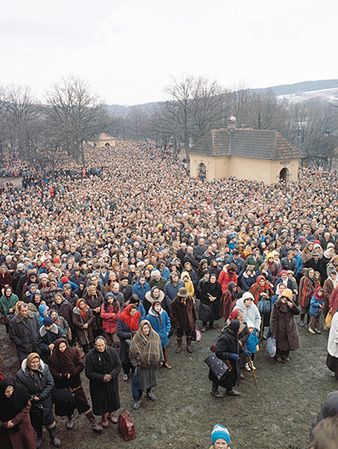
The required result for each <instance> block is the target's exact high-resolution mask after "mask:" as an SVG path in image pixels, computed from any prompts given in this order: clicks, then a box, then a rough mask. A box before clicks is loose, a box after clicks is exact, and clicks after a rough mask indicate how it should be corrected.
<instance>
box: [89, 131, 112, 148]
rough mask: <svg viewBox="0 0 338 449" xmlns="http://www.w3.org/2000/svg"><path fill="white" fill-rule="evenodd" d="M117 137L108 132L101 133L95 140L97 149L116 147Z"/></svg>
mask: <svg viewBox="0 0 338 449" xmlns="http://www.w3.org/2000/svg"><path fill="white" fill-rule="evenodd" d="M115 145H116V139H115V137H113V136H111V135H110V134H108V133H101V134H100V135H99V137H98V138H97V140H95V141H94V146H95V148H96V149H103V148H109V147H115Z"/></svg>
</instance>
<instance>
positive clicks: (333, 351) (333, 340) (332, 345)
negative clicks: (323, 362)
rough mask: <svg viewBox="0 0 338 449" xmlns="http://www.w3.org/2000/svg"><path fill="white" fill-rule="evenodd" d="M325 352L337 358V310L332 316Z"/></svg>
mask: <svg viewBox="0 0 338 449" xmlns="http://www.w3.org/2000/svg"><path fill="white" fill-rule="evenodd" d="M327 352H328V353H329V354H330V356H332V357H336V358H338V312H336V313H335V314H334V315H333V318H332V322H331V329H330V334H329V341H328V343H327Z"/></svg>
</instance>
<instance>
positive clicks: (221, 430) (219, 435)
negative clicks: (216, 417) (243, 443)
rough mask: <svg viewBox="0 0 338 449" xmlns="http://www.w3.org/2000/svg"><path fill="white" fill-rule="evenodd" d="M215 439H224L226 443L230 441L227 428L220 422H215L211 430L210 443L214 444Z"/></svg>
mask: <svg viewBox="0 0 338 449" xmlns="http://www.w3.org/2000/svg"><path fill="white" fill-rule="evenodd" d="M217 440H224V441H226V442H227V444H230V441H231V440H230V433H229V430H228V429H227V428H226V427H224V426H221V425H220V424H216V425H215V427H214V428H213V430H212V432H211V443H212V444H215V442H216V441H217Z"/></svg>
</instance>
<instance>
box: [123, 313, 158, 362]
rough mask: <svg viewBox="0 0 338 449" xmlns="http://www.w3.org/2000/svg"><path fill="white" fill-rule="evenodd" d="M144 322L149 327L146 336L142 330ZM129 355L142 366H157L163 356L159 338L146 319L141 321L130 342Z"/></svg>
mask: <svg viewBox="0 0 338 449" xmlns="http://www.w3.org/2000/svg"><path fill="white" fill-rule="evenodd" d="M145 324H148V326H149V327H150V333H149V335H148V336H145V335H144V334H143V332H142V328H143V326H144V325H145ZM129 356H130V358H131V359H133V360H135V361H136V362H137V364H138V365H140V366H141V367H142V368H150V367H153V368H158V367H159V365H160V362H161V361H162V358H163V353H162V347H161V340H160V337H159V336H158V334H157V333H156V332H155V331H154V330H153V328H152V326H151V324H150V322H149V321H148V320H142V321H141V323H140V327H139V330H138V331H137V333H136V334H135V336H134V338H133V340H132V342H131V346H130V350H129Z"/></svg>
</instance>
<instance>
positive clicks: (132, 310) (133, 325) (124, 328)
mask: <svg viewBox="0 0 338 449" xmlns="http://www.w3.org/2000/svg"><path fill="white" fill-rule="evenodd" d="M140 321H141V314H140V312H138V311H137V306H136V304H128V305H127V306H126V307H125V308H124V309H123V311H122V313H121V314H120V318H119V319H118V321H117V328H116V335H117V336H118V337H119V339H120V360H121V363H122V368H123V380H124V381H125V382H126V381H127V380H128V377H129V374H130V370H131V363H130V359H129V348H130V344H131V340H132V338H133V336H134V335H135V333H136V332H137V331H138V328H139V323H140Z"/></svg>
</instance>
